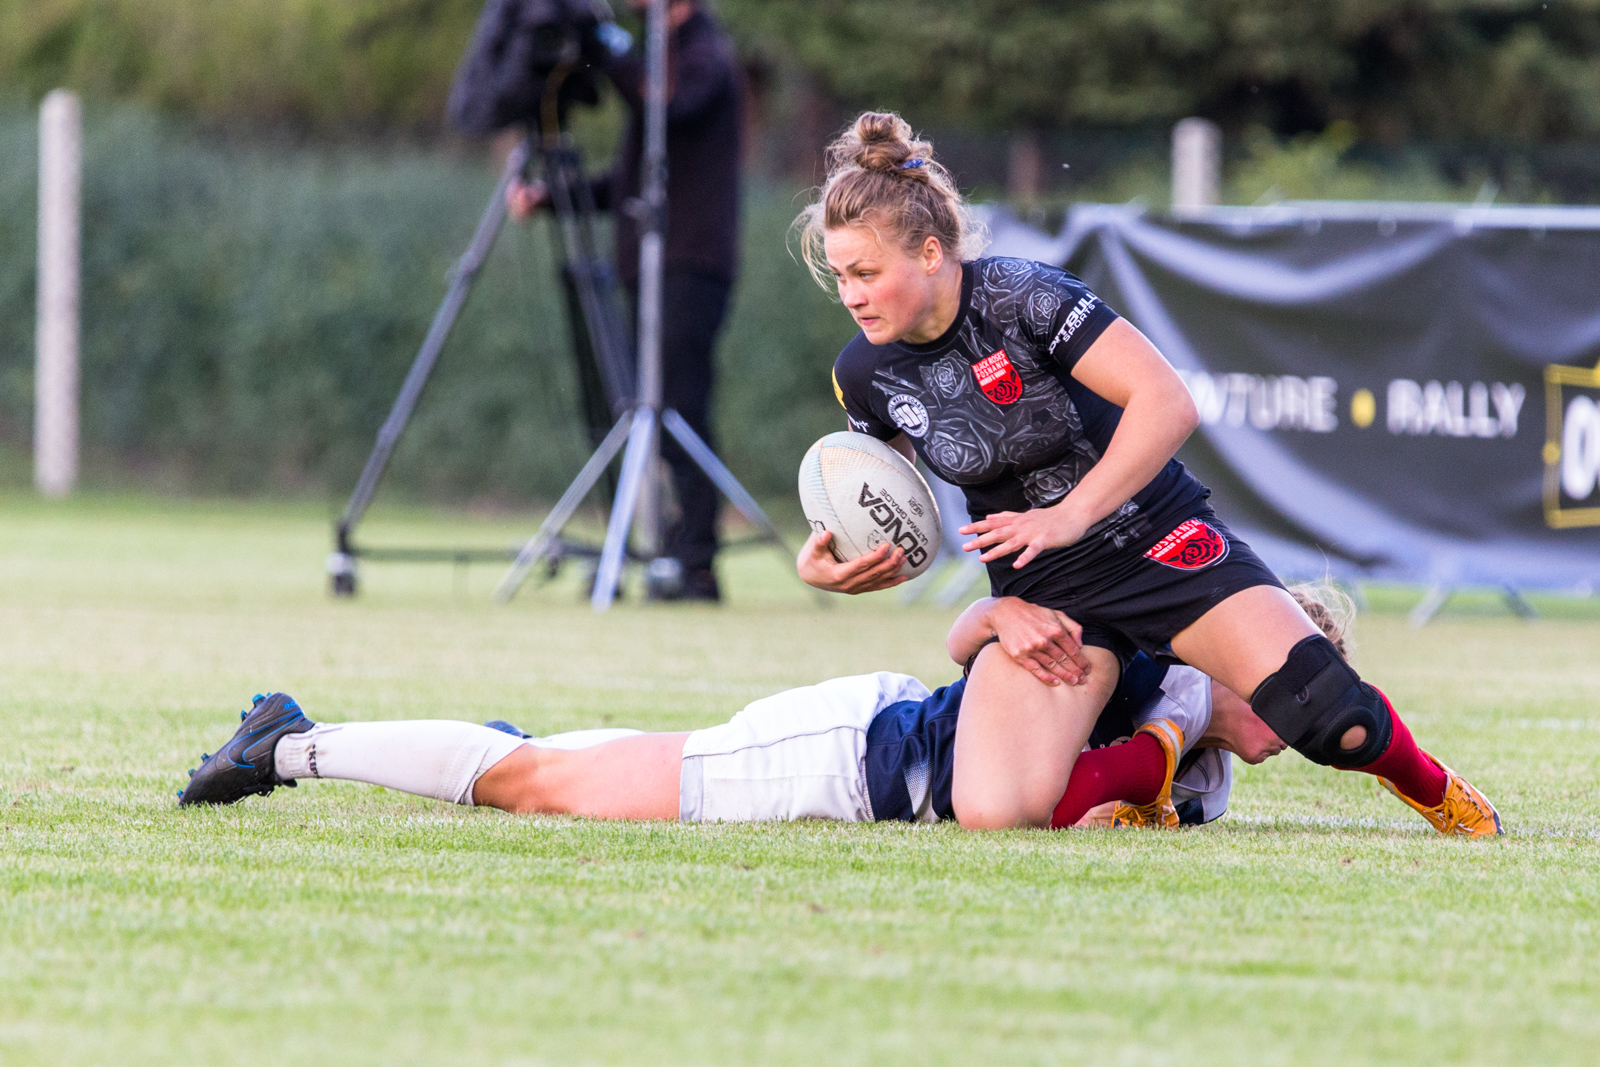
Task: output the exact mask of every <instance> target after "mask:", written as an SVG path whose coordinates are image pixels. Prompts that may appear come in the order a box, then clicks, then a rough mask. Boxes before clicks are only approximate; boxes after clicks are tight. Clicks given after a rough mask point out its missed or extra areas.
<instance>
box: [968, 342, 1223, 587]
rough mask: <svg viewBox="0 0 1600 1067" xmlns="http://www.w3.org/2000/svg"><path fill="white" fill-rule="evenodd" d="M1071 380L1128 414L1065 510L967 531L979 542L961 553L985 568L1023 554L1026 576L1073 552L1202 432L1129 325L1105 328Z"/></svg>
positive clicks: (1010, 516)
mask: <svg viewBox="0 0 1600 1067" xmlns="http://www.w3.org/2000/svg"><path fill="white" fill-rule="evenodd" d="M1072 376H1073V377H1074V378H1076V379H1078V381H1080V382H1082V383H1083V384H1084V385H1086V386H1088V387H1089V388H1090V389H1092V390H1094V391H1095V392H1096V393H1098V394H1100V395H1101V396H1103V397H1105V398H1106V399H1107V400H1109V401H1111V403H1113V404H1116V405H1117V406H1118V407H1120V408H1122V418H1121V420H1120V421H1119V422H1118V424H1117V430H1116V432H1115V433H1114V434H1112V435H1111V442H1110V444H1109V445H1107V446H1106V451H1105V454H1104V455H1103V456H1101V457H1100V461H1099V462H1098V463H1096V464H1095V465H1094V466H1093V467H1092V468H1091V469H1090V470H1089V473H1088V474H1086V475H1084V477H1083V480H1082V481H1081V482H1079V483H1078V484H1077V486H1076V487H1074V488H1073V490H1072V491H1071V492H1070V493H1068V494H1067V495H1066V496H1065V497H1064V498H1063V499H1062V500H1061V502H1060V503H1058V504H1054V505H1052V506H1050V507H1047V508H1035V509H1033V510H1032V511H1023V512H1013V511H1002V512H995V513H994V514H992V515H990V516H989V517H988V518H986V519H984V520H982V521H980V522H975V523H972V524H971V525H969V526H963V527H962V528H961V532H962V533H964V534H975V535H977V536H975V537H974V538H973V539H972V540H971V541H969V542H968V543H967V544H966V545H965V546H963V547H965V548H966V550H967V551H969V552H970V551H973V550H975V549H984V550H985V551H984V553H983V556H982V559H983V561H984V562H985V563H987V562H989V561H990V560H993V559H998V558H1000V557H1001V556H1008V555H1010V554H1011V553H1013V552H1020V553H1021V555H1019V556H1018V557H1017V561H1016V563H1014V564H1012V566H1014V567H1017V568H1021V567H1024V566H1026V565H1027V564H1028V563H1029V562H1030V561H1031V560H1032V559H1033V558H1034V557H1035V556H1037V555H1038V554H1039V553H1040V552H1043V551H1045V550H1046V549H1051V548H1060V547H1062V546H1064V545H1070V544H1072V543H1073V542H1074V541H1076V540H1078V539H1079V538H1080V537H1082V536H1083V535H1084V533H1085V532H1086V531H1087V530H1088V529H1089V527H1091V526H1093V525H1094V524H1095V523H1097V522H1099V521H1100V520H1101V519H1103V518H1105V517H1106V516H1107V515H1110V514H1111V513H1112V512H1113V511H1116V510H1117V509H1118V508H1120V507H1121V506H1122V505H1123V504H1125V503H1127V501H1128V500H1129V499H1130V498H1132V496H1133V494H1135V493H1137V492H1138V491H1139V490H1140V489H1143V488H1144V487H1145V486H1146V485H1148V484H1149V483H1150V481H1151V479H1153V478H1154V477H1155V476H1156V475H1157V474H1159V473H1160V472H1161V468H1162V467H1164V466H1166V464H1167V461H1168V460H1170V459H1171V458H1172V457H1173V456H1174V455H1176V454H1177V451H1178V446H1179V445H1181V444H1183V442H1184V441H1185V439H1187V438H1188V436H1189V434H1191V433H1192V432H1194V429H1195V427H1197V426H1199V425H1200V414H1199V412H1198V411H1196V409H1195V406H1194V399H1193V398H1192V397H1191V396H1190V395H1189V389H1188V387H1187V386H1186V385H1184V384H1183V379H1182V378H1180V377H1178V372H1177V371H1175V370H1173V369H1172V365H1171V364H1169V363H1168V362H1167V361H1166V359H1165V358H1163V357H1162V355H1161V353H1160V352H1158V351H1157V350H1156V347H1155V345H1153V344H1151V343H1150V342H1149V341H1148V340H1147V339H1146V338H1145V336H1144V334H1142V333H1140V332H1139V331H1138V330H1137V329H1135V328H1134V327H1133V325H1132V324H1130V323H1129V322H1128V321H1127V320H1125V319H1117V320H1116V321H1115V322H1113V323H1111V324H1110V325H1109V326H1107V327H1106V329H1105V332H1104V333H1102V334H1101V335H1100V336H1099V338H1097V339H1096V340H1095V342H1094V344H1092V345H1090V346H1089V349H1088V351H1086V352H1085V353H1084V354H1083V356H1082V357H1081V358H1080V359H1079V360H1078V361H1077V362H1076V363H1075V364H1074V365H1073V367H1072Z"/></svg>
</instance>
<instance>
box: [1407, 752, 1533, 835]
mask: <svg viewBox="0 0 1600 1067" xmlns="http://www.w3.org/2000/svg"><path fill="white" fill-rule="evenodd" d="M1423 755H1424V756H1427V757H1428V759H1430V760H1433V762H1434V763H1435V764H1436V765H1437V766H1438V767H1439V769H1440V770H1442V771H1444V774H1445V787H1444V800H1442V801H1440V803H1439V805H1438V806H1437V807H1433V808H1430V807H1426V806H1424V805H1422V804H1418V803H1417V802H1416V801H1415V800H1412V799H1411V798H1410V797H1408V796H1406V795H1405V794H1404V793H1402V792H1400V790H1398V789H1396V788H1395V786H1394V783H1393V782H1391V781H1389V779H1387V778H1383V777H1379V778H1378V781H1380V782H1382V783H1383V787H1384V788H1385V789H1387V790H1388V791H1389V792H1391V793H1393V794H1394V795H1395V796H1397V797H1399V798H1400V799H1401V800H1403V801H1405V802H1406V804H1407V805H1408V806H1409V807H1411V808H1412V809H1413V810H1415V811H1416V812H1417V814H1419V815H1421V816H1422V817H1423V818H1424V819H1427V820H1428V824H1429V825H1431V826H1432V827H1433V828H1434V829H1435V830H1437V831H1439V832H1440V833H1441V834H1459V835H1461V836H1462V837H1497V836H1499V835H1500V834H1503V833H1505V831H1504V830H1503V829H1501V827H1500V813H1499V812H1497V811H1495V810H1494V805H1493V804H1491V803H1489V798H1488V797H1486V796H1484V795H1483V794H1482V793H1480V792H1478V790H1477V788H1476V787H1475V786H1474V785H1473V784H1472V783H1471V782H1469V781H1467V780H1466V779H1465V778H1463V777H1461V775H1459V774H1457V773H1456V772H1455V771H1452V770H1451V769H1450V768H1449V767H1446V766H1445V765H1444V764H1442V763H1440V762H1439V761H1438V760H1436V759H1434V758H1433V757H1432V756H1429V755H1428V753H1426V752H1424V753H1423Z"/></svg>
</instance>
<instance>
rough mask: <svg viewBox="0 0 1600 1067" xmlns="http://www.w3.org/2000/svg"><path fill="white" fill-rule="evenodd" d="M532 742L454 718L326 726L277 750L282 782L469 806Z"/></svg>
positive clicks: (280, 743) (294, 737) (285, 742)
mask: <svg viewBox="0 0 1600 1067" xmlns="http://www.w3.org/2000/svg"><path fill="white" fill-rule="evenodd" d="M526 743H527V742H525V741H523V740H522V739H520V738H516V737H512V736H511V735H510V734H505V733H501V732H500V731H499V730H491V729H489V728H488V727H487V726H477V725H474V724H473V723H470V722H456V721H454V720H450V719H414V720H410V721H402V722H341V723H322V724H320V725H318V726H314V727H312V728H311V729H310V730H308V731H306V732H305V733H303V734H285V735H284V736H283V738H282V739H280V740H279V741H278V746H277V748H275V749H273V752H272V756H273V761H274V763H275V764H276V768H277V771H278V777H280V778H344V779H348V780H350V781H355V782H370V783H371V784H373V785H381V786H383V787H385V788H387V789H398V790H400V791H401V792H404V793H415V794H416V795H417V796H421V797H433V798H435V799H436V800H448V801H449V802H450V803H452V804H469V805H470V804H471V803H472V787H473V785H474V784H475V783H476V782H477V781H478V779H479V778H481V777H483V773H484V772H485V771H487V770H488V769H489V768H490V767H493V766H494V765H495V764H496V763H499V762H500V761H501V760H503V759H505V758H506V757H507V756H509V755H511V753H513V752H515V751H516V750H517V749H518V748H520V747H522V746H523V745H524V744H526Z"/></svg>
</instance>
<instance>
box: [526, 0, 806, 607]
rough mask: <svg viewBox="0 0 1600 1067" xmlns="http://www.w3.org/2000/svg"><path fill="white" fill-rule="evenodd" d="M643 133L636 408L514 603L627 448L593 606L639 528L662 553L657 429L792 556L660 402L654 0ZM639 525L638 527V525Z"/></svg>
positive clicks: (661, 83) (663, 139)
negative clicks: (585, 501)
mask: <svg viewBox="0 0 1600 1067" xmlns="http://www.w3.org/2000/svg"><path fill="white" fill-rule="evenodd" d="M644 98H645V136H644V159H643V161H642V164H643V165H642V174H643V179H644V180H643V183H642V185H643V188H642V190H641V193H642V195H641V197H640V200H641V203H640V205H639V209H640V216H641V223H642V226H641V230H642V233H641V236H640V239H639V311H638V320H639V321H638V326H639V339H638V346H637V348H638V358H639V371H638V383H639V392H638V397H637V400H636V402H635V404H634V406H633V409H632V411H631V412H629V413H628V414H625V415H624V416H623V417H622V418H620V419H618V420H617V423H616V425H615V426H613V427H612V430H611V433H610V434H608V435H607V437H606V438H605V440H604V441H602V442H601V444H600V447H599V448H598V449H597V450H596V451H595V453H594V455H593V456H591V457H590V458H589V462H588V463H586V464H585V465H584V467H583V470H582V471H580V472H579V474H578V477H577V478H576V480H574V481H573V483H572V485H570V486H569V487H568V488H567V491H566V492H565V493H563V494H562V496H561V499H560V500H559V501H557V503H556V506H555V508H554V509H553V510H552V511H551V512H550V514H549V516H547V517H546V519H545V521H544V523H543V525H541V526H540V528H539V531H538V532H537V533H535V534H534V535H533V537H532V538H530V539H529V540H528V543H527V544H526V545H524V546H523V548H522V551H521V552H519V553H518V554H517V558H516V560H515V561H514V562H513V563H512V565H511V569H510V570H508V571H507V572H506V574H505V577H504V578H502V579H501V580H500V585H499V587H498V588H497V589H496V590H495V599H496V600H498V601H500V602H501V603H505V602H506V601H509V600H510V599H511V598H512V597H513V596H515V595H516V593H517V590H518V589H520V588H521V587H522V583H523V581H524V580H525V579H526V577H527V575H528V572H529V570H530V569H531V568H532V567H533V566H534V564H535V563H537V562H538V560H539V559H541V558H542V557H545V556H547V555H548V554H549V552H550V551H551V550H552V548H554V547H555V546H557V545H558V544H559V539H560V535H561V530H562V529H563V528H564V527H565V526H566V524H567V523H568V522H569V521H570V520H571V518H572V516H573V514H575V513H576V511H577V509H578V506H579V505H580V504H582V502H583V500H584V498H585V497H586V496H588V494H589V491H590V490H591V489H592V488H593V487H594V485H595V483H596V482H597V481H598V480H599V478H600V477H601V476H602V475H603V474H604V472H605V471H606V470H607V469H608V468H609V466H610V464H611V461H612V459H614V458H615V457H616V454H617V453H618V452H619V451H621V452H622V453H623V456H622V475H621V477H620V479H619V480H618V484H617V491H616V493H615V494H614V496H613V502H612V506H611V519H610V521H609V522H608V523H607V526H606V539H605V544H604V546H603V547H602V549H601V552H600V564H599V567H598V568H597V570H596V572H595V581H594V589H593V592H592V593H591V595H590V604H591V606H592V607H593V608H594V610H595V611H606V610H608V609H609V608H610V607H611V604H612V601H613V600H614V599H615V598H616V594H617V587H618V583H619V582H620V581H621V578H622V568H623V565H624V564H625V563H626V562H627V559H628V557H629V555H630V551H629V547H628V542H629V538H630V536H631V534H632V532H633V531H634V528H635V525H637V526H638V528H639V533H640V540H641V541H642V542H643V546H642V550H641V552H640V553H639V555H640V556H642V557H644V558H651V557H654V556H655V554H656V553H657V552H658V551H659V550H660V523H661V514H660V499H661V494H660V486H659V485H657V484H656V478H655V468H656V466H657V463H656V458H657V456H658V454H659V451H660V431H661V430H665V431H666V432H667V433H669V434H671V435H672V436H673V438H674V439H675V440H676V441H677V442H678V444H679V445H681V446H682V447H683V450H684V451H685V452H686V453H688V455H689V458H690V459H692V460H693V461H694V462H695V464H696V465H697V466H699V467H700V469H701V470H702V471H704V472H705V474H706V476H707V477H708V478H710V479H711V481H712V483H713V484H715V485H716V487H717V488H718V489H719V490H721V491H722V494H723V495H724V496H726V497H727V498H728V500H729V501H730V502H731V503H732V504H733V506H734V507H736V508H737V509H738V510H739V511H740V513H741V514H743V515H744V517H745V519H746V520H747V521H748V522H749V523H750V525H751V526H753V527H755V529H756V531H757V540H760V541H766V542H770V543H771V544H773V545H775V546H777V548H778V549H779V551H781V552H782V553H783V554H784V556H785V557H786V560H787V557H788V556H789V554H790V553H789V550H788V549H787V547H785V545H784V541H783V536H782V535H781V534H780V533H779V532H778V529H777V527H776V526H774V525H773V523H772V520H771V519H769V518H767V515H766V513H765V512H764V511H762V510H761V506H760V505H759V504H757V503H756V501H755V498H754V497H752V496H751V495H750V494H749V493H748V492H747V491H746V490H745V488H744V487H743V486H742V485H740V484H739V481H738V479H737V478H735V477H734V476H733V472H732V471H730V470H728V468H727V466H726V465H724V464H723V462H722V461H721V460H720V459H718V458H717V455H716V453H715V452H713V451H712V449H711V447H710V446H709V445H707V444H706V443H705V442H704V441H703V440H701V439H700V436H699V435H698V434H696V433H695V432H694V430H693V429H691V428H690V426H689V424H688V423H687V422H685V421H684V419H683V416H681V415H679V414H678V413H677V412H676V411H674V410H672V409H671V408H664V407H663V406H662V380H661V280H662V261H663V244H664V236H665V230H666V212H667V0H651V2H650V11H649V22H648V28H647V30H646V33H645V93H644ZM635 519H637V524H636V523H635Z"/></svg>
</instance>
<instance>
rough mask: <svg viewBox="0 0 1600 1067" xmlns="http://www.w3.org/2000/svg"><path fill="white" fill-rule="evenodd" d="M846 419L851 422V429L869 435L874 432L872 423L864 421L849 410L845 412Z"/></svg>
mask: <svg viewBox="0 0 1600 1067" xmlns="http://www.w3.org/2000/svg"><path fill="white" fill-rule="evenodd" d="M844 421H845V422H847V423H849V424H850V429H852V430H854V431H855V432H856V433H864V434H868V435H869V436H870V435H871V434H872V427H871V426H870V425H868V424H867V423H865V422H862V421H861V420H860V419H858V418H856V417H855V416H854V415H852V414H850V413H849V412H845V416H844Z"/></svg>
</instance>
